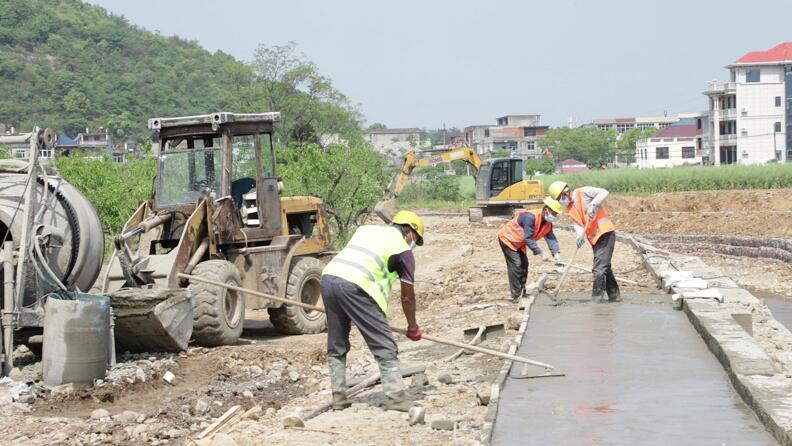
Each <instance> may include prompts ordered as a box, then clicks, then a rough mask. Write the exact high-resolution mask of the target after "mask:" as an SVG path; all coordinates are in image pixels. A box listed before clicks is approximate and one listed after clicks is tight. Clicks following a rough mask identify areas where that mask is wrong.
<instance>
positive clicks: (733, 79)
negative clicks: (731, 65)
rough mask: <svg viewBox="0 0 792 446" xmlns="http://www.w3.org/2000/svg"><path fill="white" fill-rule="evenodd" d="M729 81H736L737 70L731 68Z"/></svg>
mask: <svg viewBox="0 0 792 446" xmlns="http://www.w3.org/2000/svg"><path fill="white" fill-rule="evenodd" d="M731 81H732V82H737V72H736V71H734V70H731Z"/></svg>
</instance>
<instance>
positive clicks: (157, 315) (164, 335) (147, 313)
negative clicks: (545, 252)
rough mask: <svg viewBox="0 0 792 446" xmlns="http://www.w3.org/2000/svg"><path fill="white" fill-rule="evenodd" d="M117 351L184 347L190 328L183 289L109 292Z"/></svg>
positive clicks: (188, 303) (188, 305) (190, 316)
mask: <svg viewBox="0 0 792 446" xmlns="http://www.w3.org/2000/svg"><path fill="white" fill-rule="evenodd" d="M110 299H111V306H112V308H113V315H114V316H115V342H116V351H118V352H124V351H128V352H132V353H140V352H176V351H181V350H186V349H187V344H188V343H189V342H190V337H191V336H192V330H193V311H192V301H191V299H190V295H189V291H188V290H187V289H181V288H177V289H155V288H148V289H147V288H122V289H120V290H118V291H114V292H112V293H110Z"/></svg>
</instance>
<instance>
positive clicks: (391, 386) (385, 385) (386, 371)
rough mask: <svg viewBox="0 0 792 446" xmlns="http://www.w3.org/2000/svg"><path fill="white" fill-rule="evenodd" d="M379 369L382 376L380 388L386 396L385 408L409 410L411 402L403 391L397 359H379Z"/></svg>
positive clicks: (400, 410)
mask: <svg viewBox="0 0 792 446" xmlns="http://www.w3.org/2000/svg"><path fill="white" fill-rule="evenodd" d="M379 369H380V375H381V376H382V378H381V380H382V389H383V390H384V391H385V396H386V397H387V398H388V403H387V405H386V406H385V409H386V410H396V411H399V412H409V411H410V408H411V407H412V406H413V403H412V401H411V400H410V398H409V397H408V396H407V394H406V393H405V392H404V384H403V383H402V376H401V370H400V368H399V360H398V359H392V360H388V359H386V360H382V361H379Z"/></svg>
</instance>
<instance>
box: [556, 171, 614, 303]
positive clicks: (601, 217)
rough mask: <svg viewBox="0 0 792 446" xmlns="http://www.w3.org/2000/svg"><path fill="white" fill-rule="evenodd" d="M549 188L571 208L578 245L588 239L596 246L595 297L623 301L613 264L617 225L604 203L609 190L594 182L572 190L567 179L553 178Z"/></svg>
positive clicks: (594, 267) (599, 299)
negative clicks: (555, 179)
mask: <svg viewBox="0 0 792 446" xmlns="http://www.w3.org/2000/svg"><path fill="white" fill-rule="evenodd" d="M547 191H548V192H549V193H550V196H551V197H553V198H556V199H557V200H558V201H560V202H561V205H562V206H565V207H566V208H567V210H569V216H570V217H572V220H573V221H574V222H575V231H576V232H577V236H578V237H577V240H576V243H577V247H578V248H580V247H581V246H583V244H584V243H586V242H587V241H588V243H589V244H590V245H591V246H592V249H593V250H594V265H593V266H592V268H591V269H592V271H593V273H594V284H593V285H592V288H591V297H592V299H595V300H598V301H600V302H618V301H620V300H621V293H620V291H619V284H618V283H617V282H616V276H615V275H614V274H613V267H612V266H611V259H612V258H613V249H614V247H615V246H616V227H615V226H614V225H613V222H612V221H611V219H610V217H608V212H607V211H606V210H605V208H604V207H603V204H604V203H605V199H606V198H608V191H607V190H605V189H600V188H598V187H591V186H585V187H579V188H577V189H575V190H570V189H569V185H567V183H565V182H563V181H555V182H553V184H551V185H550V187H549V188H548V189H547ZM584 229H585V230H584ZM603 293H607V294H608V300H605V297H604V295H603Z"/></svg>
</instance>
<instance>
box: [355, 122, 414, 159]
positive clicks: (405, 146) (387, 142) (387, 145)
mask: <svg viewBox="0 0 792 446" xmlns="http://www.w3.org/2000/svg"><path fill="white" fill-rule="evenodd" d="M366 136H367V137H368V140H369V141H370V142H371V144H373V145H374V148H375V149H377V151H378V152H380V153H382V154H384V155H387V156H391V157H399V156H401V155H403V154H404V153H406V152H407V151H409V150H415V149H418V148H420V146H421V129H416V128H408V129H377V130H369V132H368V134H367V135H366Z"/></svg>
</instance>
